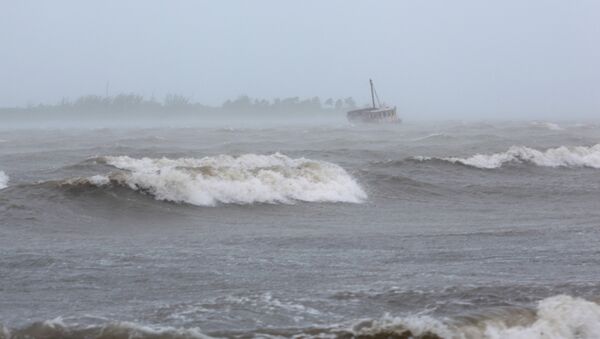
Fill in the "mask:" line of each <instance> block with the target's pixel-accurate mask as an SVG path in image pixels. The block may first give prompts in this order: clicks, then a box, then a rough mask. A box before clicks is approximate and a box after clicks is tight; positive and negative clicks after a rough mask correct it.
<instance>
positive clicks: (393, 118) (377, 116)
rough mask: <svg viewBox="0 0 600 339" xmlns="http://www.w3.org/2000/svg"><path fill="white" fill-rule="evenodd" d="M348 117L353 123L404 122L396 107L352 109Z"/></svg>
mask: <svg viewBox="0 0 600 339" xmlns="http://www.w3.org/2000/svg"><path fill="white" fill-rule="evenodd" d="M346 117H347V119H348V121H349V122H351V123H360V124H398V123H400V122H402V120H401V119H400V118H398V115H397V114H396V107H383V108H363V109H356V110H353V111H350V112H348V113H347V114H346Z"/></svg>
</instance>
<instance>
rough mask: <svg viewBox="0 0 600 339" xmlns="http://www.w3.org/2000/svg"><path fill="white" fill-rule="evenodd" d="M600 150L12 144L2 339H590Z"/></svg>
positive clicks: (362, 140) (194, 131) (397, 144)
mask: <svg viewBox="0 0 600 339" xmlns="http://www.w3.org/2000/svg"><path fill="white" fill-rule="evenodd" d="M599 132H600V127H599V125H598V124H594V123H564V122H563V123H558V124H556V123H554V124H550V123H539V122H526V121H525V122H489V123H451V122H447V123H419V124H414V123H408V124H404V125H396V126H382V125H378V126H352V125H349V124H340V125H337V126H335V125H329V126H318V125H312V126H310V125H303V126H298V127H293V126H287V127H285V126H279V127H275V126H272V127H264V128H241V127H238V128H229V127H228V128H150V129H123V128H121V129H108V128H104V129H62V130H53V129H36V130H3V131H2V132H1V135H0V139H2V140H3V142H2V143H0V171H2V172H3V173H4V176H3V177H2V183H3V185H5V186H6V187H5V188H4V189H2V190H0V218H1V220H2V223H1V227H2V232H1V234H0V254H1V255H0V258H1V259H0V270H1V273H2V276H3V279H2V280H0V291H1V292H0V294H1V296H2V298H1V299H0V300H1V303H2V307H1V308H0V319H2V321H1V323H2V326H3V331H4V332H3V333H4V334H3V335H4V337H11V336H14V337H24V336H27V335H29V336H33V337H71V338H80V337H97V338H108V337H110V338H121V337H122V338H127V337H130V336H136V337H147V338H156V337H166V338H198V337H200V338H205V337H217V338H223V337H224V338H267V337H268V338H280V337H283V338H288V337H290V338H291V337H294V336H296V337H298V336H299V337H307V338H310V337H314V338H350V337H361V338H363V337H364V338H370V337H372V338H376V337H380V336H391V337H394V336H395V337H398V338H403V337H407V336H410V335H412V336H413V337H416V338H438V337H439V338H543V337H545V335H550V336H551V337H555V338H576V337H577V338H595V337H597V336H598V334H599V333H600V332H599V326H600V306H598V304H597V301H598V296H599V293H600V285H599V284H598V273H597V270H596V269H595V267H597V265H598V262H597V260H596V259H595V253H596V251H597V247H598V239H597V234H596V233H597V232H596V228H597V225H598V223H599V222H600V214H599V212H598V211H600V205H599V202H600V196H598V192H600V190H599V189H600V187H599V186H598V180H597V175H598V170H599V169H598V168H599V166H598V158H599V157H600V150H599V149H598V144H599V142H600V141H599V140H598V135H599V134H598V133H599ZM9 179H10V180H9ZM0 333H2V332H0Z"/></svg>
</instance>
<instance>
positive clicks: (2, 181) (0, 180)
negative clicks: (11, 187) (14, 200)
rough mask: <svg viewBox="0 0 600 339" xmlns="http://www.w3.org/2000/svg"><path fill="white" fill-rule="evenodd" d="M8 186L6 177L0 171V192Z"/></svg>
mask: <svg viewBox="0 0 600 339" xmlns="http://www.w3.org/2000/svg"><path fill="white" fill-rule="evenodd" d="M7 186H8V175H6V173H4V172H2V171H0V190H1V189H3V188H6V187H7Z"/></svg>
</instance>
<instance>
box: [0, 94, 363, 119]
mask: <svg viewBox="0 0 600 339" xmlns="http://www.w3.org/2000/svg"><path fill="white" fill-rule="evenodd" d="M354 108H356V103H355V102H354V100H353V99H352V98H350V97H349V98H344V99H332V98H329V99H326V100H325V101H321V99H320V98H319V97H313V98H309V99H301V98H299V97H291V98H283V99H279V98H276V99H274V100H266V99H253V98H250V97H248V96H246V95H243V96H240V97H238V98H237V99H235V100H227V101H225V102H224V103H223V104H222V105H221V106H220V107H219V106H217V107H215V106H207V105H203V104H199V103H193V102H191V100H190V98H188V97H185V96H181V95H172V94H170V95H167V96H166V97H165V98H164V100H163V101H157V100H155V99H154V98H150V99H147V98H145V97H144V96H142V95H138V94H119V95H116V96H111V97H102V96H97V95H87V96H82V97H80V98H78V99H76V100H74V101H71V100H68V99H63V100H62V101H60V102H59V103H57V104H51V105H43V104H40V105H35V106H31V105H30V106H28V107H16V108H0V116H2V117H3V118H7V117H9V118H10V117H13V118H17V117H18V118H26V117H33V118H38V117H39V118H41V117H44V118H60V117H64V118H72V117H79V118H86V117H90V118H111V117H115V118H144V117H162V118H168V117H177V116H188V117H189V116H206V115H208V116H211V115H222V114H228V113H229V114H231V113H236V114H238V113H239V114H245V115H250V116H261V115H267V116H273V115H279V116H281V115H287V116H289V115H290V114H293V115H297V114H301V113H303V114H311V113H312V114H323V113H327V112H341V111H346V110H350V109H354ZM294 113H295V114H294Z"/></svg>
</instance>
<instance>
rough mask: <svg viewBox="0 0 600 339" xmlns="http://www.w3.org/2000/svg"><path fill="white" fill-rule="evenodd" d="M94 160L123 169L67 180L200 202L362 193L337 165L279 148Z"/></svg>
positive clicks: (355, 198)
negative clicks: (234, 153)
mask: <svg viewBox="0 0 600 339" xmlns="http://www.w3.org/2000/svg"><path fill="white" fill-rule="evenodd" d="M98 160H99V162H103V163H105V164H107V165H110V166H113V167H115V168H117V169H119V170H122V171H119V172H114V173H111V174H109V175H96V176H92V177H89V178H83V179H81V178H79V179H73V180H70V181H68V182H66V183H67V184H89V185H93V186H99V187H101V186H106V185H113V184H114V185H120V186H125V187H128V188H130V189H133V190H136V191H141V192H145V193H148V194H151V195H152V196H153V197H155V198H156V199H157V200H166V201H173V202H184V203H189V204H193V205H199V206H213V205H215V204H217V203H224V204H230V203H232V204H252V203H286V204H289V203H293V202H294V201H305V202H350V203H360V202H362V201H364V200H365V199H366V197H367V195H366V193H365V192H364V191H363V189H362V188H361V187H360V185H359V184H358V183H357V182H356V181H355V180H354V179H353V178H352V177H351V176H350V175H349V174H348V173H347V172H346V171H345V170H344V169H343V168H341V167H340V166H338V165H336V164H333V163H329V162H324V161H316V160H310V159H304V158H299V159H292V158H289V157H287V156H285V155H283V154H279V153H276V154H272V155H256V154H245V155H242V156H239V157H233V156H229V155H218V156H214V157H204V158H201V159H196V158H181V159H168V158H160V159H154V158H141V159H136V158H131V157H128V156H116V157H113V156H107V157H102V158H99V159H98Z"/></svg>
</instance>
